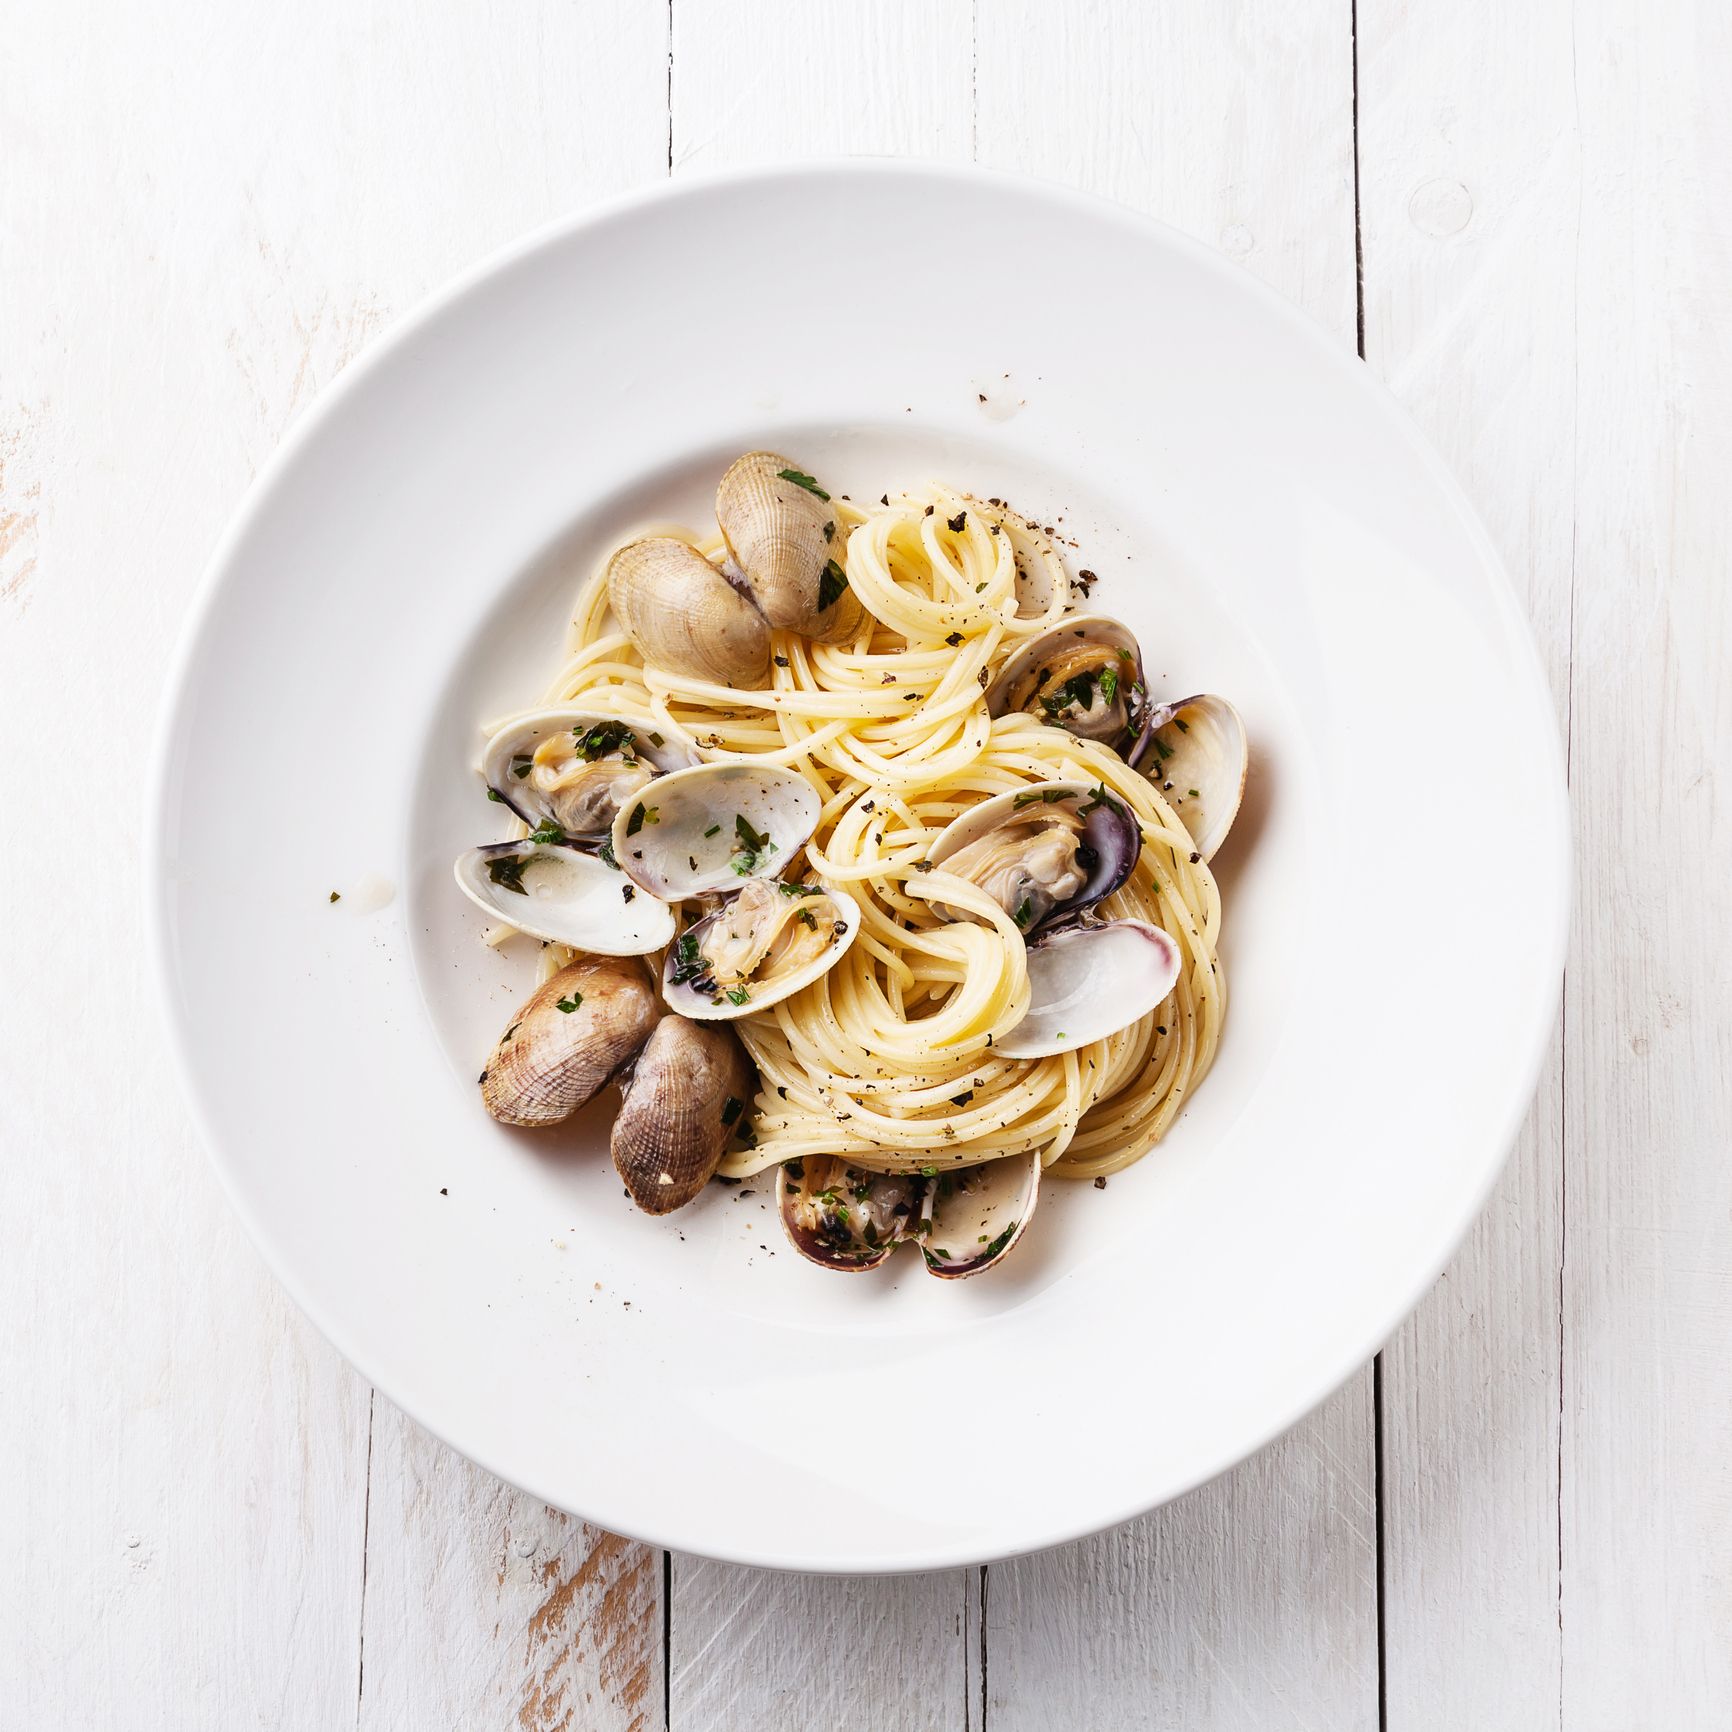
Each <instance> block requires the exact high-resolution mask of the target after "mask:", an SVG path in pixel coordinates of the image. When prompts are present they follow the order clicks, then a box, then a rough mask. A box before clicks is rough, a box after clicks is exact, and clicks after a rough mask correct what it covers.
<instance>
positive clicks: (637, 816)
mask: <svg viewBox="0 0 1732 1732" xmlns="http://www.w3.org/2000/svg"><path fill="white" fill-rule="evenodd" d="M656 812H657V808H656V807H654V806H646V805H644V803H643V802H642V801H641V800H640V801H639V802H638V803H637V804H636V805H635V806H633V807H632V809H631V816H630V817H629V818H627V819H626V821H625V833H626V834H627V835H628V836H635V835H636V834H637V833H638V831H640V830H641V829H642V828H643V827H644V825H645V824H653V823H655V822H656Z"/></svg>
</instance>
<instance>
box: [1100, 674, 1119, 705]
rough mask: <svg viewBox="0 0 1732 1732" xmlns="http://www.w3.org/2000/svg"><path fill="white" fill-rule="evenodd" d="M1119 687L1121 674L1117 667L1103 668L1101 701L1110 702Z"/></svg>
mask: <svg viewBox="0 0 1732 1732" xmlns="http://www.w3.org/2000/svg"><path fill="white" fill-rule="evenodd" d="M1118 689H1119V676H1118V670H1117V669H1116V668H1102V669H1101V702H1102V703H1103V704H1110V703H1111V702H1112V701H1113V698H1114V696H1115V695H1116V694H1117V692H1118Z"/></svg>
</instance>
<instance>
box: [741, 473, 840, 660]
mask: <svg viewBox="0 0 1732 1732" xmlns="http://www.w3.org/2000/svg"><path fill="white" fill-rule="evenodd" d="M716 523H717V526H718V527H719V528H720V529H721V532H722V539H723V540H724V541H726V542H727V544H728V554H729V557H730V558H731V559H732V561H733V563H734V567H735V569H736V570H737V571H738V573H739V582H740V584H741V586H742V587H743V588H744V590H745V592H746V593H747V594H748V595H749V596H750V597H751V599H752V601H753V602H754V603H756V605H757V608H758V611H759V612H760V613H761V614H763V616H764V618H765V619H767V620H768V621H769V622H770V624H771V625H773V626H775V627H776V628H777V629H778V630H780V631H793V632H798V633H800V635H801V636H802V637H808V638H812V639H813V640H815V641H816V642H818V643H846V642H847V641H848V640H849V639H850V638H852V637H853V636H854V633H855V632H856V630H857V629H858V628H859V625H860V619H861V615H862V613H863V611H864V610H863V609H862V608H861V606H860V603H859V601H858V600H856V599H855V597H854V595H853V593H852V592H851V591H850V590H849V588H848V585H847V578H846V576H845V575H844V573H843V569H842V561H843V537H842V533H841V530H840V528H839V526H838V524H837V522H836V514H835V511H834V509H833V508H832V506H831V503H830V496H829V494H828V492H826V490H825V489H824V488H822V487H821V486H820V485H819V484H818V482H817V481H816V480H815V479H813V477H812V476H810V475H807V474H806V473H805V471H804V470H803V469H802V468H801V467H800V466H799V465H798V464H797V463H795V462H794V460H793V459H792V458H791V457H783V456H781V455H780V454H779V453H777V452H774V451H748V452H747V453H746V455H745V456H744V457H741V458H739V459H738V460H737V461H736V462H734V463H733V464H732V465H730V467H729V469H728V471H727V473H726V474H725V475H724V476H723V477H722V479H721V483H720V485H719V486H718V487H717V488H716Z"/></svg>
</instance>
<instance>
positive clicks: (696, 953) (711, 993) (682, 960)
mask: <svg viewBox="0 0 1732 1732" xmlns="http://www.w3.org/2000/svg"><path fill="white" fill-rule="evenodd" d="M668 984H669V985H670V986H689V987H690V988H691V989H692V991H693V992H701V993H704V994H705V995H706V996H708V997H711V998H713V997H715V993H716V981H715V976H714V975H712V974H711V973H710V964H709V959H708V958H707V957H706V956H705V955H704V954H703V952H702V951H701V950H699V949H698V941H697V936H696V934H694V933H691V932H683V933H681V934H680V940H679V943H677V944H676V945H675V946H674V966H673V971H672V973H670V974H669V976H668Z"/></svg>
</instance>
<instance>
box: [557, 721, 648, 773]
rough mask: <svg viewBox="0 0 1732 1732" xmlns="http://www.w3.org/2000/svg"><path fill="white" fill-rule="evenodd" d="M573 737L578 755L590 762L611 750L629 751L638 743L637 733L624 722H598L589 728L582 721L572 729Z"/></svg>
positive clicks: (602, 756)
mask: <svg viewBox="0 0 1732 1732" xmlns="http://www.w3.org/2000/svg"><path fill="white" fill-rule="evenodd" d="M571 737H572V740H573V742H574V746H575V749H576V752H577V755H578V756H579V757H580V758H582V759H583V760H584V762H585V763H589V764H593V763H594V762H595V761H596V759H597V758H605V757H606V756H607V755H608V753H610V752H626V753H629V751H630V749H631V748H632V747H633V746H635V745H636V744H637V735H636V734H634V733H633V732H632V730H631V729H630V728H629V727H628V726H627V725H626V724H625V723H624V722H597V723H596V724H595V725H594V726H593V727H588V728H586V727H584V726H583V724H582V723H581V722H580V723H579V724H578V725H577V726H576V727H575V728H573V729H572V730H571ZM658 743H659V742H658Z"/></svg>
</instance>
